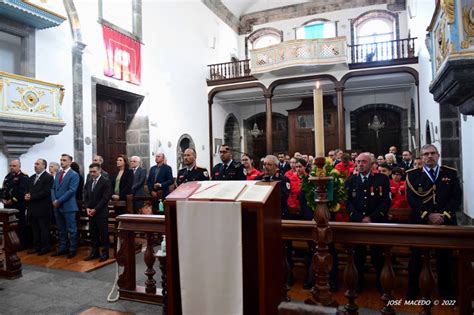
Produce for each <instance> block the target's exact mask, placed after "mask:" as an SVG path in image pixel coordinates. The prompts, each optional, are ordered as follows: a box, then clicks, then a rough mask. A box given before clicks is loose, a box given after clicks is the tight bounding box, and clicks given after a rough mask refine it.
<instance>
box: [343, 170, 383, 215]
mask: <svg viewBox="0 0 474 315" xmlns="http://www.w3.org/2000/svg"><path fill="white" fill-rule="evenodd" d="M345 186H346V189H347V200H346V209H347V212H348V213H349V216H350V221H351V222H362V219H363V218H364V217H370V220H371V222H373V223H383V222H386V221H387V214H388V210H389V209H390V204H391V200H390V181H389V179H388V177H387V176H385V175H383V174H372V173H371V174H370V175H369V177H368V179H367V182H366V183H365V184H363V183H362V179H361V176H360V175H351V176H350V177H349V178H348V179H347V181H346V185H345Z"/></svg>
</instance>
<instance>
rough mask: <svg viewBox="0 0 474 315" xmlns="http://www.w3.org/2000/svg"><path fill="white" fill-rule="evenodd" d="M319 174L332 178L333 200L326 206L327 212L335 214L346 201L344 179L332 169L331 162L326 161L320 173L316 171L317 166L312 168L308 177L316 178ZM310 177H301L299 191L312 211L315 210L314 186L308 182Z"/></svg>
mask: <svg viewBox="0 0 474 315" xmlns="http://www.w3.org/2000/svg"><path fill="white" fill-rule="evenodd" d="M321 173H323V174H325V176H331V177H332V178H333V182H334V186H333V187H334V191H333V199H332V200H331V201H329V202H328V204H327V205H328V208H329V211H331V212H337V211H339V209H340V204H341V203H342V202H344V201H345V200H346V199H347V190H346V188H345V187H344V182H345V179H346V178H345V176H344V175H342V174H341V173H340V172H339V171H338V170H336V169H335V168H334V166H333V165H332V161H331V160H326V164H325V165H324V169H323V170H322V172H321V170H318V167H317V166H314V167H313V169H312V170H311V173H310V176H311V177H316V176H318V175H320V174H321ZM310 176H305V177H303V180H302V181H301V190H302V191H303V192H304V194H305V197H306V202H307V204H308V206H309V207H310V208H311V209H312V210H313V211H314V209H315V208H316V201H315V197H316V185H315V184H313V183H311V182H310V181H309V177H310Z"/></svg>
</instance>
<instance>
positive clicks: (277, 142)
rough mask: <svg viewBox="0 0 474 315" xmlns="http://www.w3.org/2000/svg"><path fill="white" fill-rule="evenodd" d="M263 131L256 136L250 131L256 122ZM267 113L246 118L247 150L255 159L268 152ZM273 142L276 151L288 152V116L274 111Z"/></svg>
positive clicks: (257, 159)
mask: <svg viewBox="0 0 474 315" xmlns="http://www.w3.org/2000/svg"><path fill="white" fill-rule="evenodd" d="M255 123H256V124H257V128H258V129H259V130H262V133H261V134H260V135H259V136H257V137H254V136H252V135H251V134H250V133H249V131H250V130H252V128H253V126H254V124H255ZM266 126H267V122H266V114H265V113H258V114H256V115H253V116H252V117H250V118H248V119H245V120H244V130H245V143H246V152H247V153H249V154H251V155H253V157H254V161H255V162H256V163H257V161H259V160H260V158H262V157H265V156H266V154H267V148H266ZM272 128H273V129H272V130H273V133H272V143H273V151H274V153H278V152H288V117H287V116H285V115H282V114H279V113H272Z"/></svg>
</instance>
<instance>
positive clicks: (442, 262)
mask: <svg viewBox="0 0 474 315" xmlns="http://www.w3.org/2000/svg"><path fill="white" fill-rule="evenodd" d="M422 255H423V252H422V250H421V249H419V248H412V249H411V257H410V261H409V263H408V291H409V293H417V292H418V289H419V278H420V273H421V269H423V257H422ZM452 256H453V252H452V250H450V249H436V250H435V257H436V272H437V274H438V291H439V293H440V295H441V296H442V297H448V298H449V297H452V296H453V295H454V288H453V284H452V281H451V279H452V277H453V264H452Z"/></svg>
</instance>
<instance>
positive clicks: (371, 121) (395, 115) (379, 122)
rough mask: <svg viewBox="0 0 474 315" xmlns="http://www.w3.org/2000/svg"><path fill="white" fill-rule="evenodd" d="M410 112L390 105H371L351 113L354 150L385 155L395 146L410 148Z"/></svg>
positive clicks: (352, 145) (401, 148) (400, 149)
mask: <svg viewBox="0 0 474 315" xmlns="http://www.w3.org/2000/svg"><path fill="white" fill-rule="evenodd" d="M407 123H408V121H407V110H406V109H403V108H401V107H398V106H394V105H390V104H369V105H366V106H363V107H361V108H358V109H357V110H355V111H353V112H351V147H352V149H354V150H360V151H363V152H372V153H374V154H376V155H379V154H385V153H387V152H388V148H389V147H390V146H392V145H394V146H396V147H397V148H398V149H399V151H402V150H404V149H405V148H407V147H408V125H407Z"/></svg>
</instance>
